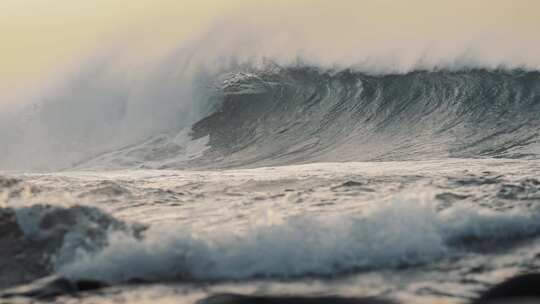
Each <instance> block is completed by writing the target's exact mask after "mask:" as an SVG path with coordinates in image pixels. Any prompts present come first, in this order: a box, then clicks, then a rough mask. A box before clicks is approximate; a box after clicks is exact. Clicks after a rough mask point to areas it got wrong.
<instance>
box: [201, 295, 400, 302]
mask: <svg viewBox="0 0 540 304" xmlns="http://www.w3.org/2000/svg"><path fill="white" fill-rule="evenodd" d="M390 303H394V302H390V301H386V300H381V299H376V298H342V297H338V296H319V297H301V296H255V295H252V296H248V295H238V294H217V295H213V296H210V297H208V298H205V299H202V300H200V301H198V302H197V304H390Z"/></svg>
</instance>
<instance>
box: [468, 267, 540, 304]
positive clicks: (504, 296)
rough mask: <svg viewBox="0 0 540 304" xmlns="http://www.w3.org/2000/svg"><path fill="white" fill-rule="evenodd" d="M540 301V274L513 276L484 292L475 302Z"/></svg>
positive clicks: (490, 303)
mask: <svg viewBox="0 0 540 304" xmlns="http://www.w3.org/2000/svg"><path fill="white" fill-rule="evenodd" d="M488 303H489V304H494V303H540V274H538V273H534V274H525V275H520V276H516V277H513V278H511V279H509V280H507V281H505V282H503V283H500V284H498V285H496V286H494V287H492V288H491V289H489V290H487V291H486V292H484V293H483V294H482V295H481V296H480V298H478V299H477V300H475V301H474V302H473V304H488Z"/></svg>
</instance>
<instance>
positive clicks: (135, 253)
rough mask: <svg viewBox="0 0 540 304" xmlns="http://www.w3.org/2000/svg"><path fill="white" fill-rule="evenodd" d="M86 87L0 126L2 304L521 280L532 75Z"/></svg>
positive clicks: (528, 249) (536, 96) (538, 157)
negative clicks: (130, 89)
mask: <svg viewBox="0 0 540 304" xmlns="http://www.w3.org/2000/svg"><path fill="white" fill-rule="evenodd" d="M168 65H170V61H166V62H165V63H164V64H163V66H168ZM183 67H184V68H186V66H183ZM98 70H99V69H98ZM101 72H102V71H101V70H99V71H97V72H96V71H91V72H87V73H84V75H82V76H80V77H78V78H77V79H76V80H75V81H74V82H73V83H72V84H71V86H69V88H70V89H69V90H66V92H67V93H66V92H62V94H59V95H56V97H55V98H53V99H51V100H46V101H43V102H41V103H39V104H38V105H36V104H30V105H27V106H24V107H22V108H21V110H19V111H22V113H24V115H23V116H16V118H13V117H10V116H9V115H5V117H4V119H2V121H1V122H0V125H2V131H0V136H1V137H0V138H1V142H2V146H3V148H4V150H3V151H4V152H3V155H2V156H0V164H2V169H3V171H1V177H0V207H1V209H0V229H1V230H2V232H3V233H2V235H1V236H0V248H1V249H0V263H1V264H0V290H2V291H1V292H0V294H1V295H2V299H5V300H6V301H9V302H10V303H11V302H13V303H28V302H32V303H35V302H40V301H51V299H53V301H56V302H59V303H75V302H77V303H95V302H103V303H123V302H129V303H146V302H149V301H157V300H159V301H171V302H173V301H174V302H175V303H196V302H197V303H227V300H226V299H225V300H223V299H217V300H216V299H215V298H212V295H215V294H223V293H226V294H228V293H237V294H256V295H291V294H292V295H303V296H330V295H339V296H346V297H376V298H377V299H379V300H375V299H372V302H369V303H379V302H375V301H381V302H380V303H383V302H382V301H400V302H402V303H434V301H446V302H444V303H468V302H469V301H470V300H472V299H474V298H476V297H477V296H478V295H479V294H480V293H482V292H483V291H484V290H486V289H487V288H489V287H490V286H492V285H494V284H496V283H499V282H500V281H502V280H504V279H506V278H509V277H511V276H513V275H515V274H519V273H523V272H531V271H535V270H538V269H539V268H540V260H539V259H538V255H539V254H540V242H539V240H540V239H539V236H540V205H539V203H540V177H539V172H540V133H539V132H538V128H539V126H540V115H539V114H540V72H538V71H537V70H535V69H526V68H519V67H516V68H506V67H500V68H490V67H479V66H470V67H466V66H465V67H462V66H460V67H458V68H454V69H450V68H444V67H443V68H437V67H433V68H430V69H415V70H412V71H407V72H404V73H393V72H384V73H370V72H367V71H364V70H362V69H358V68H356V67H352V66H351V67H349V68H342V67H339V68H338V67H334V68H330V67H321V66H317V65H310V64H308V63H305V62H296V63H294V64H279V63H276V62H275V61H271V60H264V61H263V62H262V63H261V64H253V62H251V61H246V62H245V63H238V62H235V63H232V64H227V65H224V66H223V67H221V68H219V69H214V70H211V71H210V70H206V69H200V70H197V72H196V73H190V74H189V77H187V76H185V75H181V76H175V77H172V78H168V77H164V75H168V72H170V71H169V70H168V69H165V70H163V69H162V67H161V68H160V70H159V71H157V72H156V73H154V74H151V75H150V76H148V79H151V82H150V83H148V82H145V83H146V84H147V86H146V88H145V90H144V91H143V90H141V91H136V92H128V93H126V91H124V88H125V87H131V86H132V84H129V83H128V84H122V85H120V84H119V83H118V82H114V81H112V80H111V78H108V77H103V75H102V74H101ZM107 73H108V72H107ZM107 73H105V74H107ZM107 75H108V74H107ZM108 76H110V75H108ZM113 78H114V77H113ZM89 79H91V80H89ZM148 79H146V80H145V81H148ZM158 83H159V85H157V84H158ZM180 100H181V101H182V102H181V103H180V102H179V101H180ZM186 100H188V102H186ZM90 101H93V102H90ZM158 101H159V102H158ZM21 117H23V118H22V119H21ZM96 122H97V123H96ZM8 130H9V131H8ZM34 151H38V152H37V153H35V152H34ZM29 153H33V154H32V157H31V156H30V154H29ZM216 301H217V302H216ZM220 301H224V302H220ZM242 303H243V302H242Z"/></svg>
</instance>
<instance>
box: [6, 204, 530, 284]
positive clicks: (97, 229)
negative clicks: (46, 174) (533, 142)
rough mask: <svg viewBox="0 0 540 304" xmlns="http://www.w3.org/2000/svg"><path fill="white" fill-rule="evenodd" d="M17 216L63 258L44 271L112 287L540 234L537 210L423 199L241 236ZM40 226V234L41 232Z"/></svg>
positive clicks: (64, 214)
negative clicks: (442, 204) (442, 205)
mask: <svg viewBox="0 0 540 304" xmlns="http://www.w3.org/2000/svg"><path fill="white" fill-rule="evenodd" d="M16 214H17V216H16V218H18V223H19V225H20V227H21V231H22V232H21V234H22V235H24V239H26V241H25V242H26V243H25V244H26V245H27V247H28V248H33V249H32V250H30V249H28V250H27V254H33V255H39V254H42V253H43V250H41V251H40V250H37V249H36V248H38V249H39V248H41V247H39V246H42V247H43V246H44V245H43V244H48V245H47V246H48V248H49V251H47V254H48V255H49V256H53V257H54V258H51V259H49V263H50V265H49V267H48V268H45V269H44V270H43V271H45V270H47V269H48V270H49V271H51V273H56V274H57V275H60V276H63V277H67V278H69V279H71V280H74V281H77V280H96V281H100V282H106V283H108V284H115V283H122V282H130V281H139V280H142V281H171V280H181V281H215V280H247V279H253V278H277V279H291V278H297V277H308V276H323V277H324V276H336V275H343V274H348V273H352V272H357V271H363V270H371V269H380V268H386V269H393V268H402V267H414V266H419V265H425V264H431V263H433V262H437V261H441V260H444V259H448V258H456V257H461V256H463V255H464V254H468V253H471V252H474V251H476V250H486V249H487V250H491V249H490V248H494V247H497V246H500V244H501V242H502V243H506V244H507V246H506V247H508V246H510V245H511V244H516V242H517V243H519V241H523V240H530V239H531V238H535V237H537V236H538V235H539V234H540V224H539V223H540V218H539V217H540V216H539V214H538V212H537V211H534V210H521V209H515V210H510V211H505V212H499V211H494V210H489V209H479V208H477V207H474V206H470V207H467V206H464V205H462V206H459V205H457V206H455V207H452V208H450V209H446V210H443V211H436V208H435V206H434V204H432V203H429V200H424V199H421V198H418V197H416V198H415V197H411V198H406V197H403V198H400V197H396V198H393V199H392V200H390V201H387V202H381V203H380V204H377V205H376V206H373V207H372V208H371V209H369V210H366V211H365V212H363V213H362V214H356V215H352V214H351V215H336V216H325V217H324V218H323V217H307V216H300V217H293V218H289V219H285V220H283V221H282V222H280V223H274V224H271V225H264V224H258V225H255V226H250V227H247V228H246V229H245V230H243V231H241V232H236V233H235V232H232V231H227V230H225V231H218V230H212V231H207V232H201V231H197V230H193V229H191V228H190V227H188V226H181V225H170V224H169V225H161V224H156V225H152V226H150V227H146V228H144V229H142V228H141V227H139V228H134V227H137V226H136V225H135V226H134V225H127V224H124V223H121V222H119V221H117V220H115V219H114V218H112V217H111V216H109V215H107V214H104V213H102V212H100V211H99V210H97V209H94V208H86V207H72V208H68V209H65V208H64V209H63V208H52V207H44V206H35V207H32V208H31V209H24V210H17V211H16ZM38 215H39V216H38ZM36 223H37V225H39V229H33V228H32V227H34V226H35V225H36ZM53 228H54V230H53ZM36 233H37V234H36ZM21 239H23V237H21ZM81 242H83V243H81ZM40 244H41V245H40ZM28 245H31V246H28ZM38 245H39V246H38ZM53 247H54V248H53ZM75 248H76V250H75ZM52 249H54V250H52ZM42 274H43V273H42Z"/></svg>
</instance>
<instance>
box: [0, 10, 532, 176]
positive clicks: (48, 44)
mask: <svg viewBox="0 0 540 304" xmlns="http://www.w3.org/2000/svg"><path fill="white" fill-rule="evenodd" d="M539 29H540V1H537V0H513V1H508V0H474V1H470V0H453V1H446V0H445V1H443V0H440V1H435V0H407V1H395V0H363V1H362V0H256V1H255V0H181V1H179V0H136V1H133V0H92V1H85V0H24V1H21V0H2V1H0V40H1V42H0V47H1V51H0V106H2V107H1V108H0V149H1V151H0V169H2V168H6V167H10V168H11V167H14V168H19V167H25V168H26V167H40V168H49V167H55V166H57V165H58V166H61V165H65V164H66V163H68V164H70V163H73V162H76V161H78V160H80V159H81V158H83V157H88V156H90V155H95V154H98V153H101V152H103V151H106V150H111V149H115V148H117V147H120V146H123V145H126V144H130V143H132V142H134V141H137V140H141V139H143V138H145V137H147V136H150V135H153V134H156V133H159V132H161V131H164V130H180V129H182V128H184V127H186V126H188V125H189V124H190V123H192V122H193V121H194V120H196V119H197V118H198V117H200V116H201V115H203V114H204V113H206V111H207V110H208V105H206V104H204V103H203V104H201V100H205V98H204V96H201V94H203V93H201V92H204V91H208V90H207V89H208V86H211V85H212V83H211V82H212V78H213V76H215V74H216V73H219V71H220V70H222V69H226V68H227V67H228V66H229V65H230V64H231V62H235V61H240V62H243V61H250V62H258V61H260V60H261V59H263V58H270V59H271V60H274V61H276V62H278V63H280V64H288V63H291V62H297V61H298V60H301V61H302V62H306V63H308V64H312V65H319V66H323V67H333V68H336V67H337V68H343V67H347V68H349V67H352V68H355V69H358V70H360V71H364V72H368V73H404V72H407V71H411V70H414V69H440V68H445V69H460V68H463V67H487V68H501V67H502V68H516V67H517V68H528V69H538V68H540V40H539V39H538V30H539ZM201 88H202V90H200V89H201Z"/></svg>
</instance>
